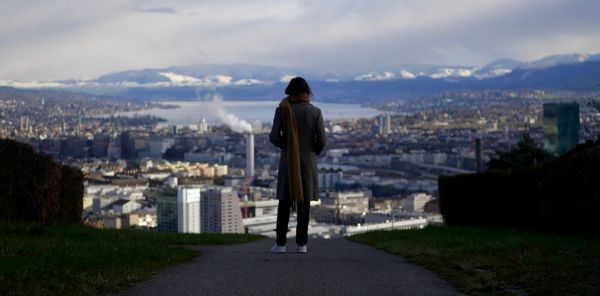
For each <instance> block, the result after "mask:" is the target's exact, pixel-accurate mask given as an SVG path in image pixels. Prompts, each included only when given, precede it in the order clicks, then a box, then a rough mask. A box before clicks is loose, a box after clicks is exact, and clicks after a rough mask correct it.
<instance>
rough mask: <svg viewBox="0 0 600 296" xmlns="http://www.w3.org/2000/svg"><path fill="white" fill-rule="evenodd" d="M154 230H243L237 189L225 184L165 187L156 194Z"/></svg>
mask: <svg viewBox="0 0 600 296" xmlns="http://www.w3.org/2000/svg"><path fill="white" fill-rule="evenodd" d="M156 216H157V220H158V221H157V230H158V231H169V232H192V233H205V232H208V233H244V226H243V224H242V211H241V208H240V202H239V200H238V196H237V193H236V192H233V191H232V190H231V188H228V187H205V186H198V187H182V186H180V187H179V188H177V190H175V189H172V188H165V189H163V190H162V191H161V192H158V194H157V195H156Z"/></svg>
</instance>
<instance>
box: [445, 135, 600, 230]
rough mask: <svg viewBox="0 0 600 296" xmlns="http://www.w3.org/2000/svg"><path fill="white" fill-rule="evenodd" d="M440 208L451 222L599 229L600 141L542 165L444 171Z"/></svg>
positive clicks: (448, 221)
mask: <svg viewBox="0 0 600 296" xmlns="http://www.w3.org/2000/svg"><path fill="white" fill-rule="evenodd" d="M438 181H439V194H440V211H441V213H442V215H443V217H444V220H445V222H446V223H447V224H450V225H496V226H511V227H512V226H516V227H526V228H532V227H533V228H546V229H564V230H584V231H586V230H592V231H597V229H598V227H600V220H599V219H598V218H597V215H598V213H599V212H600V141H598V142H589V143H586V144H584V145H579V146H578V147H577V148H575V149H574V150H573V151H571V152H569V153H567V154H565V155H563V156H561V157H559V158H558V159H556V160H553V161H551V162H548V163H545V164H543V165H540V166H536V167H531V168H529V169H522V170H517V171H503V172H500V171H487V172H484V173H480V174H467V175H455V176H441V177H439V179H438Z"/></svg>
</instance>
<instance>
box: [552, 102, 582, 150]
mask: <svg viewBox="0 0 600 296" xmlns="http://www.w3.org/2000/svg"><path fill="white" fill-rule="evenodd" d="M578 143H579V104H577V103H550V104H544V148H545V149H547V150H548V151H550V152H552V153H554V154H555V155H561V154H564V153H565V152H567V151H569V150H571V149H573V148H575V146H577V144H578Z"/></svg>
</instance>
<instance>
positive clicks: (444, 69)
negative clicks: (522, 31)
mask: <svg viewBox="0 0 600 296" xmlns="http://www.w3.org/2000/svg"><path fill="white" fill-rule="evenodd" d="M589 61H600V54H596V55H587V54H564V55H554V56H548V57H545V58H543V59H540V60H537V61H530V62H521V61H517V60H513V59H498V60H495V61H493V62H491V63H489V64H487V65H484V66H482V67H475V66H447V65H424V64H402V65H397V66H390V67H380V68H378V69H375V70H373V71H366V72H344V73H330V72H327V73H325V72H322V71H312V70H305V69H299V68H285V67H272V66H261V65H249V64H204V65H188V66H171V67H168V68H156V69H141V70H128V71H121V72H115V73H110V74H106V75H102V76H100V77H98V78H97V79H92V80H62V81H13V80H0V86H9V87H16V88H66V89H77V90H80V91H86V90H87V89H92V90H101V89H110V88H114V89H132V88H159V89H160V88H177V87H195V88H216V87H218V88H226V87H242V86H261V85H262V86H270V85H273V84H276V83H286V82H287V81H289V80H290V79H291V78H292V77H295V76H305V77H309V78H310V80H311V81H320V82H323V83H339V82H344V81H361V82H376V81H393V80H419V79H434V80H450V81H454V82H456V81H462V80H465V79H467V80H469V79H475V80H486V79H491V78H494V77H500V76H504V75H507V74H510V73H512V72H513V71H515V70H518V69H521V70H535V69H545V68H549V67H553V66H557V65H569V64H579V63H584V62H589Z"/></svg>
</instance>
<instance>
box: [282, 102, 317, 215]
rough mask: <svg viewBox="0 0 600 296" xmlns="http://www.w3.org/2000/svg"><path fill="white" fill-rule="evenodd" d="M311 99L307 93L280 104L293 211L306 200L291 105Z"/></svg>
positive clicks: (294, 119)
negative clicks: (284, 131)
mask: <svg viewBox="0 0 600 296" xmlns="http://www.w3.org/2000/svg"><path fill="white" fill-rule="evenodd" d="M309 101H310V97H309V95H308V94H306V93H300V94H296V95H293V96H289V97H287V98H285V99H283V100H281V103H279V112H280V114H281V118H282V119H283V124H284V126H285V127H286V131H287V139H286V141H287V162H288V163H287V164H288V166H287V167H288V172H287V173H288V183H289V191H290V199H291V200H292V209H293V210H296V209H297V202H298V201H303V200H304V192H303V190H302V174H301V172H300V146H299V140H298V124H297V123H296V116H295V115H294V111H293V110H292V106H291V104H290V103H293V102H309Z"/></svg>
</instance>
